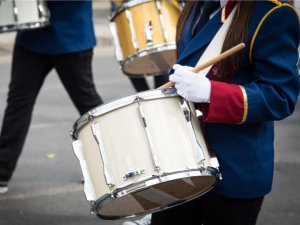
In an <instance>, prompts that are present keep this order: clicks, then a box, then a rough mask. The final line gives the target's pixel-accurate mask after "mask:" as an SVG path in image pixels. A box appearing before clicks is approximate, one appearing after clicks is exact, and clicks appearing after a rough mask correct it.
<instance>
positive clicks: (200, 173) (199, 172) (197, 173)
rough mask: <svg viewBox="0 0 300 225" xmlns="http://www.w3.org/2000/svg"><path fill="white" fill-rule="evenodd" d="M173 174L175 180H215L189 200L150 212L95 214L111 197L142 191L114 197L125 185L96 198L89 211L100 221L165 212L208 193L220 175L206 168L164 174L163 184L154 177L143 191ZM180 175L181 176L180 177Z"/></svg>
mask: <svg viewBox="0 0 300 225" xmlns="http://www.w3.org/2000/svg"><path fill="white" fill-rule="evenodd" d="M211 168H213V167H211ZM191 173H192V174H191ZM174 174H177V175H179V176H177V178H176V179H182V178H190V177H205V176H207V177H212V178H215V180H214V182H213V184H212V185H211V186H208V187H207V189H205V190H204V191H202V192H199V193H198V194H195V195H193V196H191V197H189V198H186V199H183V200H180V201H178V202H174V203H173V204H172V205H167V206H161V207H159V208H156V209H152V210H149V211H147V212H143V213H137V214H130V215H124V216H117V215H116V216H107V215H101V214H99V213H98V212H97V211H99V209H100V208H102V207H103V206H105V205H106V204H107V203H109V202H110V200H111V198H112V196H114V197H115V199H117V198H120V197H121V198H122V197H123V196H125V195H128V194H131V193H134V192H136V191H137V192H139V191H141V190H142V189H137V190H135V191H133V192H130V193H126V194H124V195H122V196H120V197H116V195H117V194H118V193H119V192H122V191H124V190H126V189H128V186H129V185H127V186H126V187H121V188H118V189H116V190H115V191H114V192H113V193H112V194H105V195H103V196H102V197H100V198H98V199H97V200H96V201H94V202H92V205H91V210H92V211H93V212H96V213H97V216H98V217H100V218H101V219H124V218H130V217H134V216H139V215H142V214H145V213H147V214H148V213H153V212H158V211H161V210H165V209H167V208H171V207H173V206H176V205H179V204H182V203H185V202H188V201H190V200H193V199H195V198H197V197H199V196H202V195H204V194H206V193H207V192H209V191H210V190H212V189H213V188H214V187H215V186H216V185H217V183H218V180H219V179H218V174H220V173H219V171H218V169H217V168H213V170H212V169H207V168H206V169H205V168H199V169H190V170H186V171H177V172H170V173H166V174H165V175H164V176H163V177H165V178H166V179H165V181H163V182H161V180H160V179H161V178H158V177H154V178H153V177H152V178H150V179H148V180H151V181H152V183H151V185H149V186H147V185H146V186H145V187H144V189H147V188H150V187H152V186H153V185H156V184H160V183H164V182H167V181H170V180H169V179H168V177H169V176H172V175H174ZM180 175H181V176H180ZM183 175H186V176H183ZM176 179H171V180H176ZM146 181H147V180H142V181H140V182H137V183H135V185H137V186H138V185H139V184H142V183H145V182H146ZM155 181H156V182H155ZM112 201H113V200H112Z"/></svg>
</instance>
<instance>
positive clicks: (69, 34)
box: [0, 0, 103, 194]
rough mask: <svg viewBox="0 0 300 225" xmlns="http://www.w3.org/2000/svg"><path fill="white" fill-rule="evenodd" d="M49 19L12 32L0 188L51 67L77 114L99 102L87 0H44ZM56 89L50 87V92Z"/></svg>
mask: <svg viewBox="0 0 300 225" xmlns="http://www.w3.org/2000/svg"><path fill="white" fill-rule="evenodd" d="M47 6H48V9H49V11H50V15H51V17H50V24H49V25H48V26H46V27H42V28H39V29H33V30H24V31H19V32H18V33H17V37H16V40H15V44H14V51H13V59H12V70H11V81H10V85H9V91H8V98H7V106H6V109H5V114H4V118H3V123H2V130H1V135H0V193H1V194H3V193H5V192H7V190H8V188H7V187H8V182H9V181H10V179H11V178H12V175H13V172H14V170H15V167H16V165H17V161H18V158H19V156H20V154H21V151H22V148H23V145H24V142H25V139H26V136H27V132H28V129H29V126H30V121H31V116H32V112H33V108H34V103H35V101H36V99H37V96H38V94H39V91H40V89H41V87H42V85H43V82H44V80H45V78H46V76H47V75H48V74H49V72H50V71H51V70H52V69H55V70H56V72H57V74H58V75H59V78H60V80H61V82H62V83H63V86H64V87H65V89H66V91H67V92H68V94H69V96H70V98H71V100H72V102H73V103H74V105H75V107H76V109H77V110H78V112H79V114H80V115H82V114H84V113H85V112H87V111H88V110H89V109H91V108H94V107H96V106H98V105H100V104H102V103H103V102H102V99H101V97H100V96H99V94H98V92H97V90H96V88H95V84H94V81H93V73H92V58H93V48H94V47H95V45H96V38H95V32H94V25H93V15H92V1H89V0H83V1H47ZM53 94H55V93H53Z"/></svg>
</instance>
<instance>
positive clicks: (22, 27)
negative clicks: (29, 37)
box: [0, 19, 49, 33]
mask: <svg viewBox="0 0 300 225" xmlns="http://www.w3.org/2000/svg"><path fill="white" fill-rule="evenodd" d="M47 25H49V21H48V20H47V19H45V20H44V21H38V22H28V23H19V24H17V25H16V24H8V25H3V26H0V33H4V32H11V31H17V30H33V29H36V28H41V27H45V26H47ZM3 28H4V29H3Z"/></svg>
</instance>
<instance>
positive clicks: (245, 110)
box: [239, 85, 248, 124]
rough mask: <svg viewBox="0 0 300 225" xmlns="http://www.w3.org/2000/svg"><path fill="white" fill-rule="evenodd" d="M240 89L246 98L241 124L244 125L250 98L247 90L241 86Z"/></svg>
mask: <svg viewBox="0 0 300 225" xmlns="http://www.w3.org/2000/svg"><path fill="white" fill-rule="evenodd" d="M239 87H240V88H241V90H242V93H243V97H244V113H243V118H242V121H241V122H240V123H239V124H242V123H244V122H245V121H246V119H247V115H248V97H247V93H246V90H245V88H244V87H243V86H241V85H239Z"/></svg>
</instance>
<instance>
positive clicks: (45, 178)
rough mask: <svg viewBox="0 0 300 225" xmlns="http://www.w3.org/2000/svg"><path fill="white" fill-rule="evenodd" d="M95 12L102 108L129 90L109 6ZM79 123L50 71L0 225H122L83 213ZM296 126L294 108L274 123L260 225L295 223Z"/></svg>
mask: <svg viewBox="0 0 300 225" xmlns="http://www.w3.org/2000/svg"><path fill="white" fill-rule="evenodd" d="M102 11H103V12H104V13H101V12H102ZM105 13H106V14H105ZM95 14H96V15H98V16H97V17H96V28H97V32H98V33H97V36H98V43H99V45H98V47H97V48H96V49H95V59H94V64H93V69H94V74H95V75H94V76H95V81H96V86H97V89H98V91H99V93H100V94H101V96H102V97H103V99H104V100H105V102H108V101H111V100H114V99H119V98H122V97H124V96H126V95H130V94H133V93H134V90H133V88H132V86H131V84H130V83H129V81H128V79H127V77H125V75H123V74H122V73H121V71H120V69H119V65H118V64H117V63H116V61H115V58H114V55H113V46H112V42H111V38H110V34H109V32H108V28H107V27H106V20H105V18H106V15H107V8H104V9H103V8H101V7H98V8H97V10H96V11H95ZM103 15H104V16H103ZM2 35H3V34H2ZM13 35H14V34H13V33H10V34H5V35H3V36H1V35H0V125H1V120H2V118H3V110H4V107H5V100H6V93H7V86H8V82H9V73H10V66H11V65H10V57H11V45H12V42H11V40H12V38H13ZM149 79H151V78H149ZM77 118H78V114H77V112H76V110H75V108H74V107H73V105H72V103H71V101H70V100H69V98H68V96H67V94H66V92H65V91H64V89H63V87H62V85H61V83H60V82H59V80H58V78H57V75H56V73H55V72H54V71H52V72H51V74H50V75H49V76H48V78H47V80H46V82H45V85H44V86H43V88H42V90H41V93H40V95H39V97H38V100H37V103H36V107H35V110H34V115H33V120H32V124H31V127H30V130H29V134H28V138H27V141H26V144H25V147H24V151H23V153H22V156H21V158H20V160H19V163H18V167H17V169H16V172H15V174H14V176H13V179H12V181H11V183H10V187H9V188H10V189H9V193H8V194H7V195H4V196H0V225H28V224H30V225H41V224H44V225H68V224H70V225H71V224H72V225H96V224H102V225H117V224H121V222H122V220H115V221H109V220H101V219H99V218H97V217H96V216H95V215H92V214H90V213H89V206H88V204H87V203H86V201H85V197H84V193H83V186H82V184H81V183H80V180H81V171H80V168H79V164H78V162H77V159H76V158H75V156H74V154H73V150H72V148H71V139H70V137H69V131H70V129H71V128H72V125H73V123H74V122H75V120H76V119H77ZM299 121H300V104H298V105H297V108H296V111H295V113H294V114H293V116H291V117H289V118H287V119H286V120H284V121H280V122H277V123H276V139H275V144H276V166H275V177H274V187H273V191H272V193H271V194H270V195H269V196H267V198H266V201H265V202H264V205H263V209H262V213H261V215H260V218H259V221H258V225H298V224H299V221H300V193H299V186H300V181H299V177H300V151H299V149H300V148H299V140H300V132H299V125H300V123H299ZM216 216H217V215H216Z"/></svg>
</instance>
